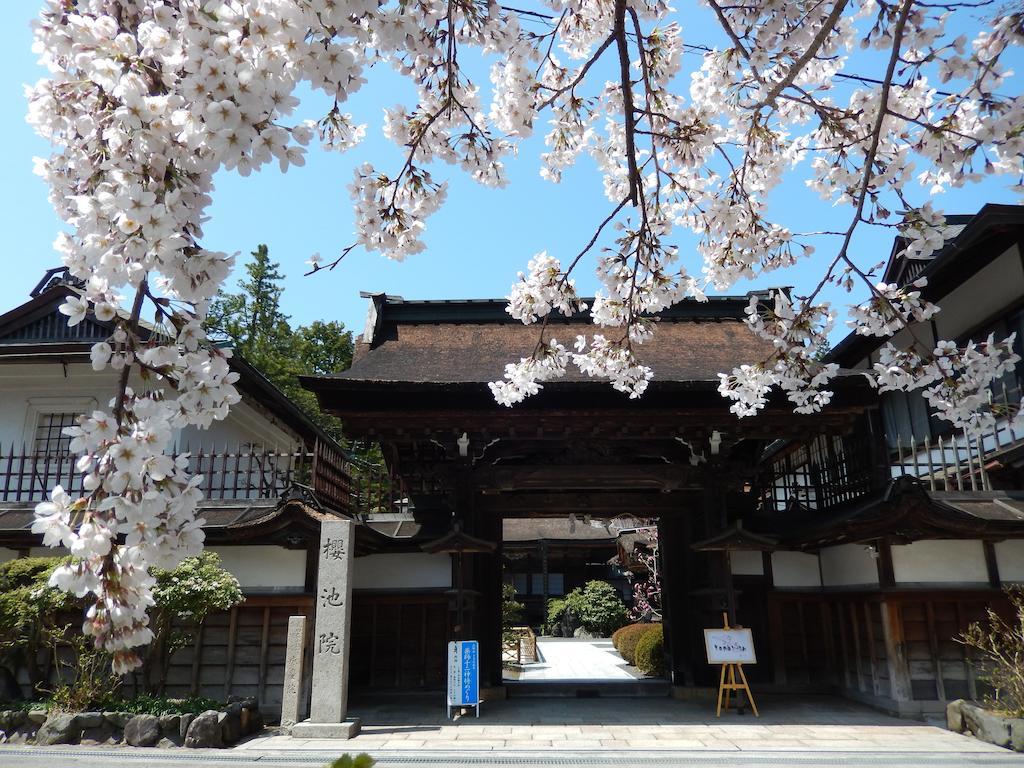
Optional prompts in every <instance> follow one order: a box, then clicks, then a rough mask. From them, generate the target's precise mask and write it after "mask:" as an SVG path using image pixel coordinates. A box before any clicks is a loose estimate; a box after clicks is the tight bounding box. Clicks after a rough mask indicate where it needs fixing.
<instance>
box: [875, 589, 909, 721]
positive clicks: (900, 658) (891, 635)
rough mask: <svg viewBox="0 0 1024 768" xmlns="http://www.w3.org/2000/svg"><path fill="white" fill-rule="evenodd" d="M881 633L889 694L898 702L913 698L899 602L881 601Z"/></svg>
mask: <svg viewBox="0 0 1024 768" xmlns="http://www.w3.org/2000/svg"><path fill="white" fill-rule="evenodd" d="M882 633H883V635H884V640H885V659H886V664H887V665H888V671H889V688H890V696H891V697H892V699H893V701H895V702H897V703H899V702H904V701H911V700H912V699H913V698H914V694H913V690H912V688H911V685H910V668H909V666H908V664H907V644H906V641H905V639H904V637H903V617H902V616H901V613H900V606H899V603H896V602H892V601H889V600H886V601H883V602H882Z"/></svg>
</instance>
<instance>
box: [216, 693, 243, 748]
mask: <svg viewBox="0 0 1024 768" xmlns="http://www.w3.org/2000/svg"><path fill="white" fill-rule="evenodd" d="M220 733H221V738H222V739H223V740H224V743H225V744H234V743H235V742H236V741H238V740H239V739H240V738H242V705H241V704H238V703H235V704H229V705H228V707H227V708H226V709H225V710H224V711H223V712H222V713H221V718H220Z"/></svg>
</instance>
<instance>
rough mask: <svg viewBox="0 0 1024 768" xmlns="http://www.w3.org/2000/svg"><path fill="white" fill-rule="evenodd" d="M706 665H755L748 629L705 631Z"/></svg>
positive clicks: (752, 637) (752, 639) (752, 645)
mask: <svg viewBox="0 0 1024 768" xmlns="http://www.w3.org/2000/svg"><path fill="white" fill-rule="evenodd" d="M704 650H705V651H707V654H708V664H756V663H757V657H756V656H755V655H754V636H753V635H752V634H751V632H750V630H749V629H705V630H704Z"/></svg>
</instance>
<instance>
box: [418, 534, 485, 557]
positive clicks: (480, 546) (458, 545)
mask: <svg viewBox="0 0 1024 768" xmlns="http://www.w3.org/2000/svg"><path fill="white" fill-rule="evenodd" d="M497 548H498V545H497V544H495V543H494V542H493V541H484V540H483V539H478V538H476V537H475V536H470V535H469V534H468V533H466V532H465V531H463V530H462V529H461V528H458V529H456V530H453V531H449V532H448V533H446V534H445V535H444V536H442V537H441V538H439V539H435V540H434V541H428V542H426V543H424V544H420V549H422V550H423V551H424V552H427V553H429V554H432V555H434V554H442V553H458V552H462V553H465V554H470V553H488V552H493V551H494V550H495V549H497Z"/></svg>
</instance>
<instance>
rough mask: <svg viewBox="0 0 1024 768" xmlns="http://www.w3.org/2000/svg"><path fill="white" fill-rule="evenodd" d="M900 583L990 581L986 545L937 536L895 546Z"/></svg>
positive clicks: (894, 560) (896, 574) (894, 561)
mask: <svg viewBox="0 0 1024 768" xmlns="http://www.w3.org/2000/svg"><path fill="white" fill-rule="evenodd" d="M892 571H893V576H894V578H895V580H896V583H897V584H915V583H918V584H987V583H988V569H987V568H986V567H985V549H984V546H983V545H982V543H981V542H980V541H963V540H934V541H915V542H914V543H913V544H898V545H894V546H893V548H892Z"/></svg>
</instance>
